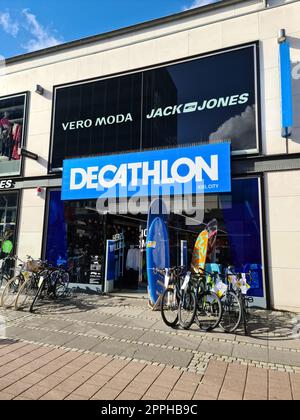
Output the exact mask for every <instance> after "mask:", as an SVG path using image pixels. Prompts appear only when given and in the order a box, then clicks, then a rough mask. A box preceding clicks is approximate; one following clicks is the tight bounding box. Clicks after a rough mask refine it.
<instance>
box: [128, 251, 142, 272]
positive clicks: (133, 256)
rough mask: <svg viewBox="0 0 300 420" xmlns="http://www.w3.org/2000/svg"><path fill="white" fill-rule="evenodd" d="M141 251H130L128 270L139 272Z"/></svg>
mask: <svg viewBox="0 0 300 420" xmlns="http://www.w3.org/2000/svg"><path fill="white" fill-rule="evenodd" d="M139 263H140V250H139V249H138V248H131V249H129V251H128V254H127V259H126V269H127V270H130V269H131V270H134V271H139V267H140V264H139Z"/></svg>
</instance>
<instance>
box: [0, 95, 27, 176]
mask: <svg viewBox="0 0 300 420" xmlns="http://www.w3.org/2000/svg"><path fill="white" fill-rule="evenodd" d="M25 113H26V94H20V95H15V96H9V97H5V98H0V176H5V175H19V174H20V170H21V147H22V146H23V143H24V131H25V130H24V124H25Z"/></svg>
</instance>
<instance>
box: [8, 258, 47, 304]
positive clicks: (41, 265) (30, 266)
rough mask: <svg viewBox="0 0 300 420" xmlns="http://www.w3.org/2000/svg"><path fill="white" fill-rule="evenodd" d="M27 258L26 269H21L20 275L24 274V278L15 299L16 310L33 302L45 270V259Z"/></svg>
mask: <svg viewBox="0 0 300 420" xmlns="http://www.w3.org/2000/svg"><path fill="white" fill-rule="evenodd" d="M27 258H28V260H27V262H26V263H25V267H24V268H25V270H26V271H23V270H22V269H21V270H20V275H21V276H23V277H24V279H22V282H21V285H20V287H19V289H18V292H17V296H16V298H15V301H14V309H15V310H16V311H18V310H20V309H24V308H25V307H26V306H28V305H30V304H31V301H32V300H33V298H34V296H35V293H36V291H37V289H38V282H39V278H40V275H41V273H42V272H43V270H45V264H46V262H45V261H42V260H33V259H32V258H31V257H27Z"/></svg>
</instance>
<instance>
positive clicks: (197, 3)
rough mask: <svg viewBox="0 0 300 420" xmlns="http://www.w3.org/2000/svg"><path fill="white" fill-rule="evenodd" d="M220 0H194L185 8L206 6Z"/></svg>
mask: <svg viewBox="0 0 300 420" xmlns="http://www.w3.org/2000/svg"><path fill="white" fill-rule="evenodd" d="M218 1H219V0H194V1H193V3H192V4H191V5H190V6H185V7H184V8H183V10H189V9H195V8H196V7H201V6H206V5H207V4H212V3H217V2H218Z"/></svg>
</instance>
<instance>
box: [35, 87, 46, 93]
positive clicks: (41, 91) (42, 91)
mask: <svg viewBox="0 0 300 420" xmlns="http://www.w3.org/2000/svg"><path fill="white" fill-rule="evenodd" d="M35 92H36V93H38V94H39V95H44V92H45V89H44V88H43V87H42V86H41V85H36V88H35Z"/></svg>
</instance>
